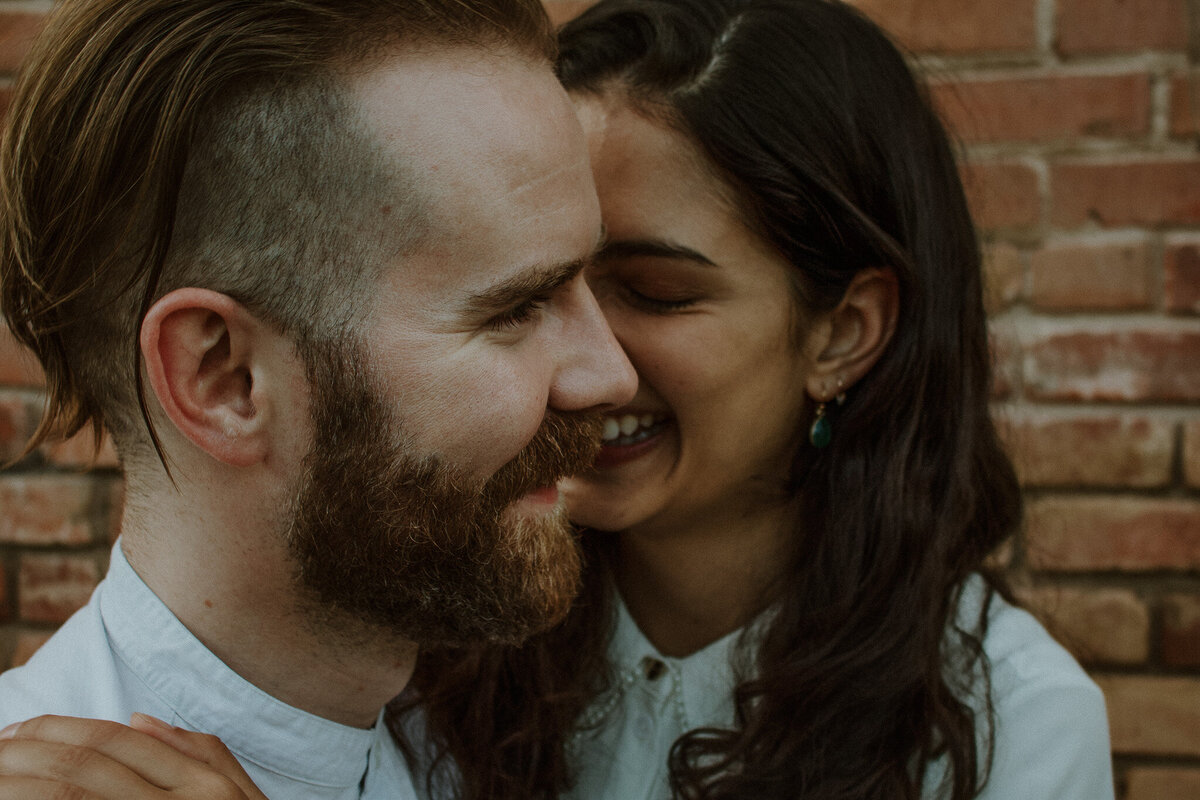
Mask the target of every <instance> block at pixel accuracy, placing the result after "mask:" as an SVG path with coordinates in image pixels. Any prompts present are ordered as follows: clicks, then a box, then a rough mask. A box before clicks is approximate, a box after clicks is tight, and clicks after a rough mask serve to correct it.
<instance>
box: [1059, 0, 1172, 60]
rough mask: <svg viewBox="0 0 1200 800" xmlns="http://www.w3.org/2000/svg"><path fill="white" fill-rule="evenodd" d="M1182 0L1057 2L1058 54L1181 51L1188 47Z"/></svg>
mask: <svg viewBox="0 0 1200 800" xmlns="http://www.w3.org/2000/svg"><path fill="white" fill-rule="evenodd" d="M1184 3H1185V0H1058V14H1057V18H1056V19H1055V30H1056V31H1057V34H1058V35H1057V48H1058V51H1059V52H1060V53H1063V54H1066V55H1076V54H1081V53H1112V52H1129V51H1133V50H1146V49H1151V50H1182V49H1183V48H1184V47H1186V46H1187V30H1188V19H1187V12H1186V9H1185V5H1184Z"/></svg>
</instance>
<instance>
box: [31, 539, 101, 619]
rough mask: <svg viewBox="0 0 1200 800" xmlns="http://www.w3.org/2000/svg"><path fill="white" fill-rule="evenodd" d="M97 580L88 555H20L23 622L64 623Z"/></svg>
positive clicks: (92, 562) (79, 605) (86, 598)
mask: <svg viewBox="0 0 1200 800" xmlns="http://www.w3.org/2000/svg"><path fill="white" fill-rule="evenodd" d="M99 581H100V570H99V569H98V568H97V567H96V562H95V560H94V559H92V558H91V557H90V556H64V555H29V554H26V555H24V556H22V557H21V571H20V583H19V586H18V593H19V595H18V596H19V599H20V609H21V619H23V620H25V621H26V622H54V623H62V622H65V621H66V619H67V617H69V616H71V614H72V613H74V612H75V611H76V610H77V609H79V608H81V607H82V606H83V605H84V604H86V603H87V601H88V598H89V597H90V596H91V594H92V590H93V589H95V588H96V584H97V583H99Z"/></svg>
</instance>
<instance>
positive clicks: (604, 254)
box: [597, 239, 717, 267]
mask: <svg viewBox="0 0 1200 800" xmlns="http://www.w3.org/2000/svg"><path fill="white" fill-rule="evenodd" d="M632 256H650V257H655V258H682V259H684V260H687V261H694V262H696V263H697V264H700V265H702V266H705V267H715V266H717V264H716V263H715V262H714V261H712V259H710V258H709V257H708V256H706V255H704V254H703V253H701V252H698V251H696V250H693V249H692V248H690V247H684V246H683V245H681V244H675V243H674V242H667V241H663V240H661V239H619V240H617V241H612V242H605V243H604V246H603V247H602V248H600V253H599V255H598V256H597V258H599V259H605V258H630V257H632Z"/></svg>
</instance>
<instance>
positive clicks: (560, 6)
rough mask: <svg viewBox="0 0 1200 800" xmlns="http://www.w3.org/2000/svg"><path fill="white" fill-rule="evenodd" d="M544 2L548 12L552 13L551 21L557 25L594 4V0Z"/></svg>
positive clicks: (576, 15)
mask: <svg viewBox="0 0 1200 800" xmlns="http://www.w3.org/2000/svg"><path fill="white" fill-rule="evenodd" d="M543 2H544V4H545V6H546V12H547V13H549V14H550V21H551V22H553V23H554V25H555V26H558V25H562V24H563V23H564V22H568V21H569V20H572V19H574V18H575V17H578V16H579V15H580V14H582V13H583V12H584V10H586V9H587V8H588V7H589V6H591V5H592V0H582V1H581V0H543Z"/></svg>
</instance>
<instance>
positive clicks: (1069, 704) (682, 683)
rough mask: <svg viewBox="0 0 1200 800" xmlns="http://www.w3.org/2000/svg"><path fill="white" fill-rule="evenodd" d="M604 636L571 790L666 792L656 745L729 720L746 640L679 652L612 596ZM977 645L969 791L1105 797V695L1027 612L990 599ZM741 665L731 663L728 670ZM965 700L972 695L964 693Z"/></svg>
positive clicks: (635, 795)
mask: <svg viewBox="0 0 1200 800" xmlns="http://www.w3.org/2000/svg"><path fill="white" fill-rule="evenodd" d="M985 596H986V591H985V585H984V581H983V579H982V578H980V577H978V576H975V577H972V578H971V579H969V580H968V582H967V584H966V585H965V586H964V590H963V596H962V600H961V602H960V604H959V619H960V622H959V624H960V626H962V627H963V628H965V629H967V630H970V629H972V628H973V627H974V626H973V625H972V624H971V622H970V621H971V620H978V619H979V611H980V607H981V603H982V602H983V600H984V597H985ZM616 614H617V620H616V630H615V633H614V636H613V639H612V643H611V645H610V651H609V653H610V660H611V662H612V664H613V669H614V677H615V684H614V686H613V687H612V689H611V690H610V691H609V692H607V693H606V694H605V695H603V696H601V697H600V698H598V699H597V700H596V701H595V703H593V705H592V706H591V707H590V708H589V709H588V711H587V712H585V714H584V717H583V719H582V720H581V725H580V732H579V733H578V734H577V735H576V736H575V738H574V740H573V741H572V750H573V758H574V760H575V764H576V765H577V767H578V770H579V772H578V775H579V780H578V783H577V784H576V786H575V789H574V790H573V791H572V792H571V793H570V794H569V795H568V797H569V798H571V800H667V798H669V797H670V790H669V789H668V783H667V755H668V753H669V752H670V749H671V745H672V744H673V743H674V742H675V740H676V739H678V738H679V737H680V736H681V735H682V734H683V733H685V732H686V731H689V730H692V729H694V728H700V727H731V726H732V724H733V719H734V709H733V698H732V692H733V688H734V687H735V686H736V684H737V679H736V675H737V674H739V672H740V673H741V674H745V668H746V665H747V664H748V663H749V661H748V658H749V654H748V653H747V652H746V648H747V646H748V645H749V641H750V640H753V638H754V634H755V633H756V632H755V631H754V630H751V631H750V633H749V635H748V636H747V637H746V638H745V639H743V638H742V635H741V634H742V631H736V632H734V633H732V634H730V635H728V636H726V637H724V638H723V639H721V640H719V641H717V642H714V643H713V644H711V645H709V646H708V647H706V648H704V649H703V650H701V651H699V652H697V653H694V654H692V655H690V656H688V657H686V658H668V657H666V656H663V655H662V654H661V653H659V652H658V651H657V650H656V649H655V648H654V646H653V645H651V644H650V642H649V641H648V640H647V639H646V637H645V636H644V635H643V634H642V632H641V631H640V630H639V629H638V627H637V624H636V623H635V622H634V621H633V618H632V617H630V615H629V612H628V610H627V609H626V608H625V606H624V604H623V603H621V602H620V601H619V599H618V602H617V609H616ZM988 619H989V623H988V632H987V636H986V638H985V639H984V642H983V649H984V653H985V654H986V655H987V658H988V660H989V662H990V665H991V680H992V686H991V693H992V702H993V705H994V709H995V715H996V727H995V731H994V748H995V749H994V758H993V763H992V770H991V773H990V777H989V779H988V783H987V786H986V787H985V789H984V791H983V793H982V794H980V795H979V800H1111V799H1112V797H1113V780H1112V760H1111V755H1110V752H1109V741H1108V722H1107V718H1106V715H1105V709H1104V697H1103V695H1102V694H1101V693H1100V690H1099V688H1097V686H1096V684H1095V683H1093V682H1092V681H1091V680H1090V679H1089V678H1088V677H1087V675H1086V674H1085V673H1084V672H1083V670H1082V669H1081V668H1080V667H1079V665H1078V664H1077V663H1075V660H1074V659H1073V658H1072V657H1071V656H1070V655H1069V654H1068V653H1067V652H1066V650H1064V649H1063V648H1062V647H1060V646H1059V645H1058V643H1057V642H1055V641H1054V640H1053V639H1052V638H1051V637H1050V635H1049V634H1048V633H1047V632H1046V631H1045V629H1044V628H1042V626H1041V625H1040V624H1039V623H1038V622H1037V621H1036V620H1035V619H1034V618H1033V617H1032V616H1030V615H1029V614H1028V613H1026V612H1025V611H1022V610H1020V609H1018V608H1014V607H1013V606H1011V605H1009V604H1008V603H1006V602H1004V600H1003V599H1001V598H1000V597H998V596H996V597H993V599H992V601H991V605H990V607H989V609H988ZM739 667H740V669H739ZM964 700H966V701H967V702H968V703H969V704H971V705H972V706H974V707H975V708H979V707H980V705H981V700H982V698H981V697H974V698H964ZM944 775H945V765H944V763H938V762H935V763H934V764H931V765H930V770H929V772H928V773H927V776H928V777H927V780H926V785H925V789H924V791H923V792H922V797H923V798H924V800H939V798H943V797H947V796H948V788H947V787H943V786H941V785H940V784H941V778H942V776H944Z"/></svg>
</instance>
